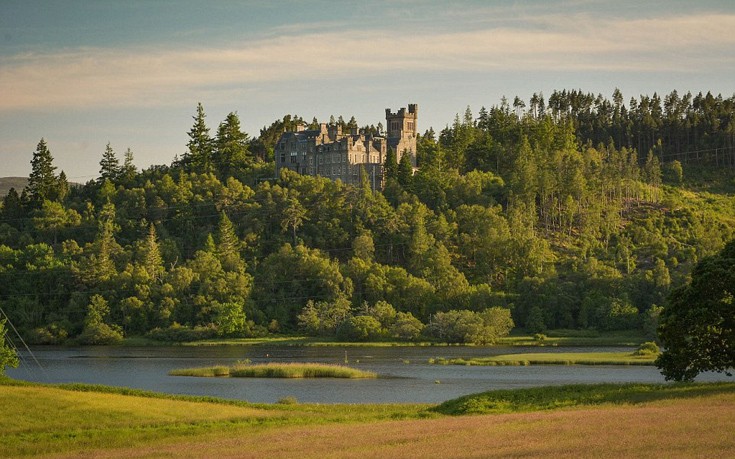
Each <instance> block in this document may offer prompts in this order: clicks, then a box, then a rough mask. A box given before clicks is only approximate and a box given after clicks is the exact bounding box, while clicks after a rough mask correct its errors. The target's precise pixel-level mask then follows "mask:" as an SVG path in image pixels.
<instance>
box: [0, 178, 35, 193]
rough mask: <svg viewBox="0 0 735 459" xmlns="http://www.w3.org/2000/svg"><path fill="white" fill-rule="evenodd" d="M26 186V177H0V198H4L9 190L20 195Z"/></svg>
mask: <svg viewBox="0 0 735 459" xmlns="http://www.w3.org/2000/svg"><path fill="white" fill-rule="evenodd" d="M26 184H28V177H0V197H5V195H6V194H8V191H10V189H11V188H15V191H17V192H18V194H20V193H21V192H22V191H23V188H25V187H26Z"/></svg>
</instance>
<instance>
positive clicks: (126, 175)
mask: <svg viewBox="0 0 735 459" xmlns="http://www.w3.org/2000/svg"><path fill="white" fill-rule="evenodd" d="M137 173H138V169H137V168H136V167H135V164H133V151H132V150H131V149H130V148H128V149H127V150H125V155H124V157H123V165H122V168H120V178H121V179H122V180H124V181H125V182H126V183H129V182H131V181H132V180H133V179H134V178H135V174H137Z"/></svg>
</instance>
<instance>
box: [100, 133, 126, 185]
mask: <svg viewBox="0 0 735 459" xmlns="http://www.w3.org/2000/svg"><path fill="white" fill-rule="evenodd" d="M120 172H121V169H120V161H119V160H118V159H117V156H116V155H115V150H113V149H112V146H111V145H110V142H107V146H106V147H105V151H104V153H102V159H101V160H100V178H99V182H100V183H103V182H104V181H105V180H109V181H111V182H115V181H116V180H117V179H118V178H119V177H120Z"/></svg>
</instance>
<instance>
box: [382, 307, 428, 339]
mask: <svg viewBox="0 0 735 459" xmlns="http://www.w3.org/2000/svg"><path fill="white" fill-rule="evenodd" d="M424 328H425V326H424V324H422V323H421V321H420V320H419V319H417V318H415V317H414V316H413V314H411V313H410V312H399V313H397V314H396V320H395V323H394V324H393V326H392V327H390V330H389V333H390V336H392V337H393V338H397V339H400V340H403V341H414V340H416V339H418V337H419V336H421V333H422V332H423V331H424Z"/></svg>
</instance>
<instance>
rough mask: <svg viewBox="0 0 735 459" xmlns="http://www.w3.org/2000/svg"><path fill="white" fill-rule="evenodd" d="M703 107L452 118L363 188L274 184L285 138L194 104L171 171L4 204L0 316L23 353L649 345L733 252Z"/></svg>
mask: <svg viewBox="0 0 735 459" xmlns="http://www.w3.org/2000/svg"><path fill="white" fill-rule="evenodd" d="M576 101H577V99H574V100H573V101H572V102H574V103H575V104H576V103H577V102H576ZM711 102H712V103H711V104H710V105H708V106H706V107H704V106H702V107H700V106H698V105H692V104H689V103H686V104H684V108H683V109H685V111H686V112H687V113H690V112H691V117H692V123H689V124H686V125H682V124H681V123H677V118H676V117H674V115H673V114H672V115H671V116H672V117H673V118H671V117H666V116H664V115H665V114H666V112H661V113H659V112H658V111H657V112H656V116H657V117H660V118H661V119H659V120H657V122H656V123H654V124H652V125H651V126H648V125H645V124H641V125H638V124H636V123H637V122H638V121H637V120H638V118H637V114H636V115H635V116H632V115H630V114H626V116H625V117H623V116H622V115H620V116H617V117H615V116H612V115H610V113H609V112H605V111H604V110H602V109H601V108H600V110H597V109H595V110H592V109H591V108H590V107H587V108H584V109H582V108H575V109H563V107H562V108H559V107H558V104H556V105H554V106H553V107H556V108H553V109H552V110H551V112H550V113H551V114H549V113H545V112H542V111H540V110H534V111H531V112H526V113H523V112H521V111H514V110H510V108H509V107H504V106H502V105H501V106H500V107H492V108H491V109H490V110H484V109H483V110H481V112H480V114H479V116H478V117H477V118H475V117H474V116H473V115H472V113H471V112H470V111H469V109H468V111H467V112H466V113H465V116H464V117H462V118H460V117H459V116H458V117H456V119H455V123H454V124H453V125H452V126H448V127H447V128H445V129H443V130H442V131H441V132H440V133H438V135H437V133H435V132H433V131H432V130H429V131H427V132H425V133H424V134H423V135H421V136H419V138H418V139H417V141H416V148H417V151H416V156H417V158H416V159H417V161H418V164H419V166H420V167H419V168H418V171H416V173H415V174H413V173H412V171H411V169H410V168H406V167H401V164H395V161H393V162H392V163H391V164H386V167H385V186H384V187H383V189H382V191H373V190H372V189H371V186H370V183H369V180H368V178H367V176H365V175H363V180H361V181H360V182H359V184H358V185H356V186H355V185H348V184H345V183H343V182H342V181H341V180H332V179H330V178H329V177H324V176H309V175H302V174H299V173H297V172H294V171H289V170H282V171H281V173H280V174H279V176H278V178H275V179H274V178H273V177H274V174H275V163H274V161H273V159H272V158H273V148H274V144H273V142H274V141H275V140H273V139H275V137H276V136H269V135H266V134H267V133H268V132H271V131H276V130H278V131H282V129H277V127H278V126H281V125H284V124H285V121H281V120H277V121H276V122H275V123H274V129H266V130H264V133H263V135H262V136H261V138H258V139H253V140H248V136H247V135H246V134H244V133H243V132H242V130H241V128H240V123H239V119H238V118H237V115H236V114H234V113H233V114H230V115H228V117H227V119H226V120H225V121H224V122H223V123H221V125H220V128H219V129H218V131H217V134H216V135H215V136H214V137H212V136H210V134H209V132H210V131H209V129H208V128H207V126H206V123H205V116H204V112H203V108H202V107H201V106H200V107H199V108H198V111H197V117H195V123H194V126H193V127H192V130H191V131H190V132H189V137H190V139H191V142H190V143H189V144H188V146H189V151H188V152H187V153H186V154H184V155H183V156H182V157H181V158H180V159H179V160H177V161H175V162H174V163H172V164H171V165H160V166H153V167H151V168H149V169H147V170H144V171H138V170H136V168H135V167H134V165H133V161H132V160H133V158H132V153H129V152H126V156H125V159H124V161H123V162H122V164H121V162H120V161H119V160H118V159H117V157H116V154H115V152H114V150H113V149H112V147H109V148H108V149H107V150H106V151H105V153H104V156H103V158H102V161H101V162H100V164H101V166H102V169H101V176H102V177H103V180H99V181H95V182H90V183H88V184H87V185H84V186H81V187H70V186H69V184H68V183H67V182H66V180H65V178H62V177H56V176H55V175H53V173H50V174H49V173H46V175H48V176H47V177H46V176H44V177H42V178H43V180H42V181H41V182H39V183H41V184H42V186H39V187H37V189H35V190H34V191H33V193H30V194H31V195H30V196H28V199H27V200H24V201H17V200H6V202H5V203H4V207H3V208H2V209H0V266H2V270H0V285H2V286H3V290H2V294H3V295H4V297H3V298H4V304H5V305H6V307H4V309H5V310H6V311H8V314H9V318H10V320H11V321H12V322H13V323H14V325H15V326H16V327H17V328H18V329H19V330H20V331H21V332H22V333H24V334H25V337H27V338H28V340H29V341H31V342H34V343H62V342H65V341H67V340H72V341H76V342H78V343H83V344H93V343H100V344H101V343H115V342H119V341H120V340H121V339H122V338H124V337H131V336H142V335H146V336H148V337H150V338H153V339H158V340H163V341H192V340H197V339H208V338H215V337H219V338H227V337H261V336H267V335H274V334H276V335H278V334H286V335H289V334H295V333H305V334H307V335H310V336H318V337H320V338H330V339H333V338H338V339H340V340H342V341H375V340H389V341H395V340H399V341H414V340H426V339H428V340H438V341H443V342H453V343H476V344H488V343H493V342H495V341H496V340H497V339H498V338H499V337H501V336H502V335H503V334H504V333H507V331H508V330H509V329H510V328H512V327H513V326H515V327H522V328H525V329H526V330H527V331H528V332H530V333H544V332H545V331H547V330H550V329H551V330H553V329H567V330H569V329H572V330H579V331H580V332H583V333H586V332H589V331H614V330H637V331H639V332H643V333H645V334H646V335H648V336H649V337H650V338H653V337H654V336H655V330H656V325H657V317H658V314H659V313H660V311H661V306H662V305H664V304H665V303H666V298H667V296H668V294H669V292H671V291H672V290H673V289H675V288H676V287H678V286H680V285H683V284H684V283H686V282H687V280H688V278H689V275H690V273H691V270H692V269H693V267H694V266H696V265H697V263H698V262H699V261H700V260H702V259H703V258H706V257H709V256H712V255H714V254H716V253H717V252H718V251H720V250H721V249H722V248H723V247H724V246H725V244H726V242H727V241H729V240H731V239H733V237H735V211H733V209H735V192H734V189H735V168H733V167H732V166H733V164H735V149H734V148H733V147H732V139H731V133H730V132H729V131H727V130H725V127H726V126H730V125H731V123H730V120H731V119H732V117H733V107H735V104H733V103H732V102H733V101H732V100H730V99H727V100H724V99H721V98H713V99H712V101H711ZM560 103H561V102H560ZM570 103H571V102H570ZM656 103H658V104H660V102H656ZM562 105H563V104H562ZM601 107H602V106H601ZM700 112H701V113H700ZM605 113H607V115H605ZM621 113H622V107H621ZM626 113H627V112H626ZM702 113H704V114H708V116H703V117H700V116H699V115H700V114H702ZM695 115H696V116H695ZM687 116H689V115H687ZM626 117H627V118H626ZM712 117H714V118H718V119H720V120H721V122H717V123H716V122H713V121H712V122H711V120H710V118H712ZM590 118H595V120H592V121H591V120H590ZM626 119H627V121H629V122H630V123H632V124H630V123H628V125H627V127H626V128H625V129H624V130H622V131H619V129H618V128H621V129H622V127H625V126H624V125H625V123H626ZM284 120H288V116H287V117H284ZM703 120H704V121H703ZM707 120H710V121H707ZM659 121H660V122H659ZM705 121H706V123H705ZM618 131H619V132H618ZM618 134H619V135H618ZM618 137H619V143H620V144H619V145H618V143H617V142H618V141H613V140H612V139H615V138H618ZM671 139H678V141H677V142H674V143H671ZM644 140H645V141H644ZM256 144H257V146H258V148H255V146H256ZM650 147H653V148H650ZM713 148H714V149H713ZM641 149H642V150H641ZM691 152H698V153H696V154H693V153H691ZM261 153H262V154H261ZM675 157H676V158H680V159H681V161H680V160H679V159H672V158H675ZM44 158H45V163H50V162H51V158H50V153H49V149H48V147H47V145H46V144H45V142H41V143H40V144H39V147H38V149H37V151H36V152H35V153H34V160H35V159H38V160H39V161H38V162H39V164H40V163H42V161H40V160H41V159H44ZM401 163H404V166H405V165H406V164H408V163H407V162H404V161H401ZM334 169H335V168H333V169H332V170H334ZM337 169H338V168H337ZM37 172H38V173H37V175H38V176H42V175H43V174H44V171H42V170H39V171H37ZM332 177H334V175H332Z"/></svg>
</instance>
